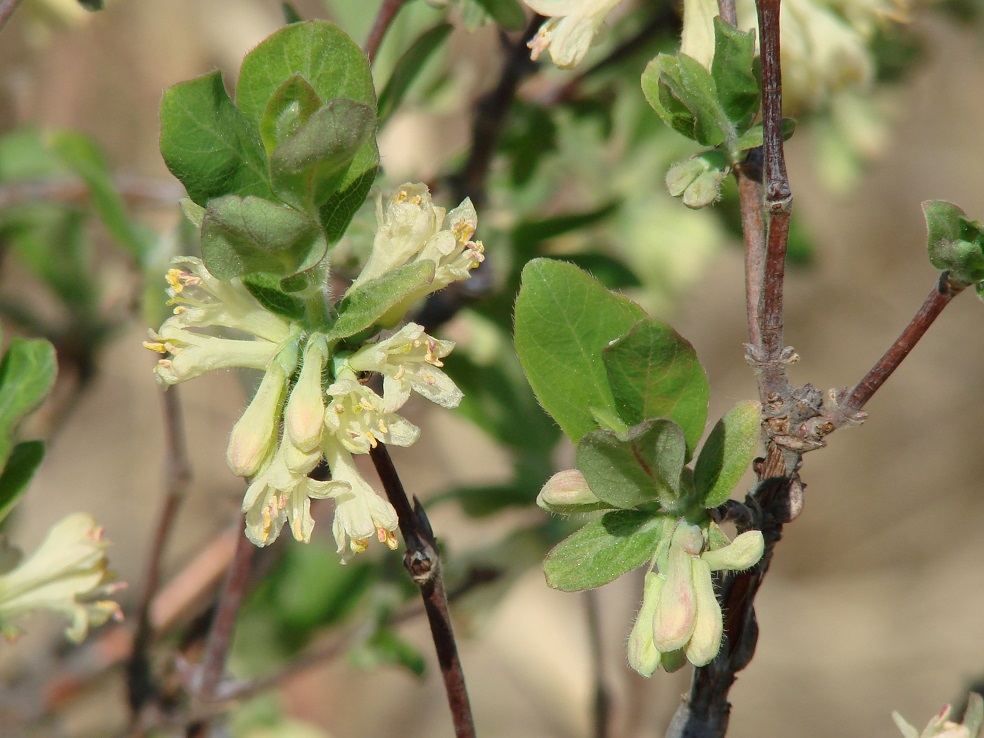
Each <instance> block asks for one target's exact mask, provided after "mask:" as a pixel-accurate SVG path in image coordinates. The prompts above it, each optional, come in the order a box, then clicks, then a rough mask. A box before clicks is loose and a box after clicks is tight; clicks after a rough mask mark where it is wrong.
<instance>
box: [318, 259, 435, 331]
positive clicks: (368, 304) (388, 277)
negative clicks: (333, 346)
mask: <svg viewBox="0 0 984 738" xmlns="http://www.w3.org/2000/svg"><path fill="white" fill-rule="evenodd" d="M433 281H434V262H432V261H420V262H413V263H411V264H405V265H404V266H401V267H399V268H398V269H394V270H393V271H391V272H387V273H386V274H385V275H383V276H382V277H380V278H379V279H373V280H370V281H368V282H366V283H365V284H363V285H361V286H360V287H359V288H358V289H355V290H353V291H352V292H351V293H350V294H348V295H346V296H345V298H343V299H342V300H341V301H340V302H339V303H338V305H337V310H338V319H337V320H336V321H335V323H334V325H332V327H331V330H329V331H328V340H329V341H337V340H341V339H342V338H348V337H349V336H354V335H355V334H356V333H360V332H362V331H364V330H365V329H366V328H371V327H372V326H373V325H375V324H376V323H377V322H378V321H379V320H380V319H381V318H382V317H383V316H384V315H385V314H386V313H387V312H388V311H389V309H390V308H392V307H393V306H394V305H398V304H399V303H400V302H402V301H403V300H404V299H406V297H407V295H411V294H413V293H414V292H416V291H417V290H418V289H420V288H421V287H424V286H426V285H428V284H430V283H431V282H433Z"/></svg>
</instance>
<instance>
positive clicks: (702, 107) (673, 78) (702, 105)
mask: <svg viewBox="0 0 984 738" xmlns="http://www.w3.org/2000/svg"><path fill="white" fill-rule="evenodd" d="M642 90H643V92H644V93H645V95H646V99H647V100H648V101H649V104H650V105H652V106H653V109H654V110H655V111H656V113H657V114H658V115H659V117H660V118H662V119H663V122H664V123H666V124H667V125H668V126H669V127H670V128H672V129H673V130H675V131H677V132H678V133H682V134H683V135H684V136H686V137H687V138H689V139H692V140H694V141H696V142H697V143H699V144H702V145H704V146H719V145H720V144H722V143H724V142H725V140H726V139H727V138H729V137H734V130H733V127H732V125H731V122H730V121H729V120H728V116H727V114H726V113H725V111H724V108H722V107H721V103H720V102H719V101H718V99H717V90H716V88H715V85H714V78H713V77H711V73H710V72H709V71H708V70H707V69H705V68H704V66H703V65H701V63H700V62H699V61H697V60H696V59H691V58H690V57H689V56H687V55H686V54H680V55H678V56H670V55H668V54H660V55H659V56H657V57H656V58H655V59H653V60H652V61H651V62H650V63H649V65H648V66H647V67H646V70H645V71H644V72H643V74H642Z"/></svg>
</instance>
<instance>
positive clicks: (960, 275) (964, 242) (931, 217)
mask: <svg viewBox="0 0 984 738" xmlns="http://www.w3.org/2000/svg"><path fill="white" fill-rule="evenodd" d="M922 208H923V215H924V216H925V217H926V229H927V231H928V241H929V260H930V262H931V263H932V264H933V266H934V267H936V268H937V269H940V270H942V271H948V272H950V278H951V279H953V280H954V281H956V282H960V283H962V284H965V285H970V284H976V283H979V282H981V281H984V225H982V224H981V223H978V222H977V221H974V220H971V219H970V218H968V217H967V214H966V213H965V212H964V211H963V210H961V209H960V208H958V207H957V206H956V205H954V204H953V203H950V202H947V201H945V200H928V201H926V202H924V203H923V204H922Z"/></svg>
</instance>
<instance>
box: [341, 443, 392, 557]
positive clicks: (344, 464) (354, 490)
mask: <svg viewBox="0 0 984 738" xmlns="http://www.w3.org/2000/svg"><path fill="white" fill-rule="evenodd" d="M324 451H325V458H326V459H327V461H328V466H329V468H330V469H331V475H332V478H333V479H334V480H336V482H341V483H343V484H345V485H346V486H347V489H345V490H344V491H342V492H340V493H339V494H336V495H333V496H334V498H335V520H334V521H333V522H332V525H331V532H332V534H333V535H334V537H335V543H336V544H337V545H338V553H340V554H343V553H345V549H346V545H347V546H348V548H349V549H350V550H351V551H352V553H361V552H362V551H365V550H366V548H367V547H368V546H369V540H370V539H371V538H374V537H375V538H376V539H378V540H379V542H380V543H385V544H386V545H387V546H388V547H389V548H390V549H393V550H395V549H396V546H397V543H396V535H395V531H396V528H397V523H398V520H397V516H396V510H394V509H393V506H392V505H391V504H390V503H389V502H388V501H387V500H384V499H383V498H382V497H380V496H379V495H378V494H376V491H375V490H374V489H373V488H372V487H370V486H369V483H368V482H366V480H365V479H363V477H362V474H361V473H360V472H359V469H358V467H356V465H355V460H354V459H353V458H352V455H351V454H350V453H349V452H348V450H346V449H345V447H344V446H342V444H341V443H340V442H338V441H337V440H336V439H335V438H334V437H333V436H326V438H325V444H324Z"/></svg>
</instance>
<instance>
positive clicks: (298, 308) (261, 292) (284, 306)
mask: <svg viewBox="0 0 984 738" xmlns="http://www.w3.org/2000/svg"><path fill="white" fill-rule="evenodd" d="M280 282H281V278H280V277H279V276H277V275H276V274H266V273H264V272H256V273H255V274H250V275H248V276H245V277H243V286H244V287H245V288H246V289H247V290H249V293H250V294H251V295H252V296H253V297H255V298H256V299H257V300H259V301H260V303H261V304H262V305H263V307H265V308H266V309H267V310H269V311H270V312H272V313H276V314H277V315H283V316H284V317H285V318H289V319H290V320H294V321H298V322H301V321H303V320H304V316H305V314H306V311H305V308H304V301H303V300H301V299H299V298H297V297H294V296H292V295H289V294H287V293H286V292H284V290H283V288H282V287H281V284H280Z"/></svg>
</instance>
